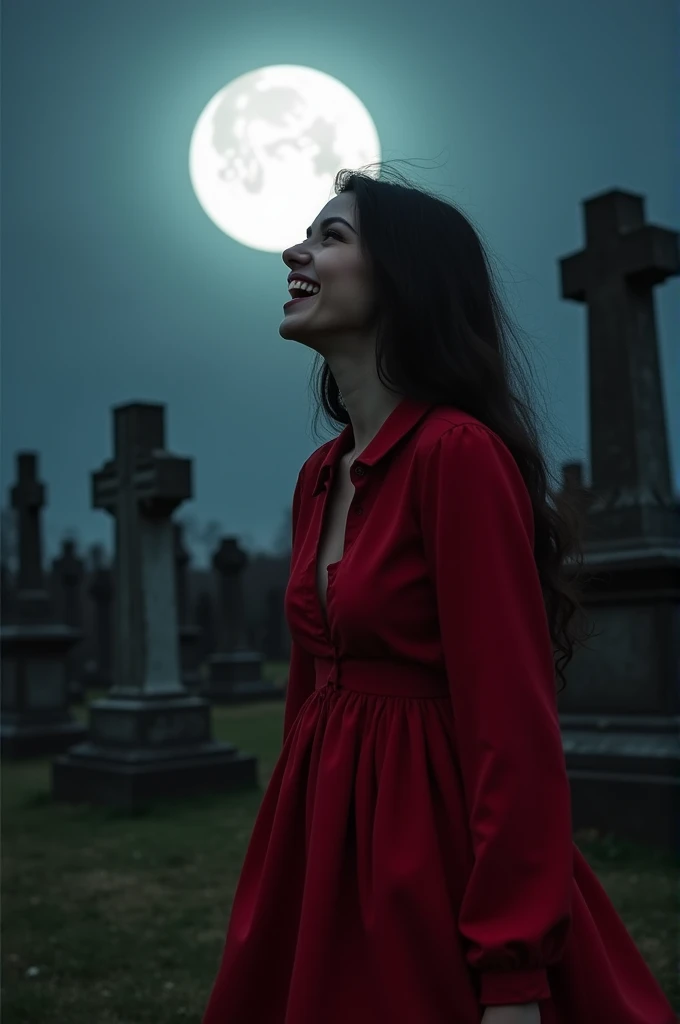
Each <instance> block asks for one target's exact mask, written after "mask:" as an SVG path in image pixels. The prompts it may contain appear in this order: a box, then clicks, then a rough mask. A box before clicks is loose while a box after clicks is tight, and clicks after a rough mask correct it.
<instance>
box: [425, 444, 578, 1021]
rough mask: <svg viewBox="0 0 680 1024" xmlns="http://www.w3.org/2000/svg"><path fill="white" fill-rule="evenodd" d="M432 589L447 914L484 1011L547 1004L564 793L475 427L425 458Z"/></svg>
mask: <svg viewBox="0 0 680 1024" xmlns="http://www.w3.org/2000/svg"><path fill="white" fill-rule="evenodd" d="M419 505H420V515H421V528H422V531H423V542H424V546H425V553H426V559H427V564H428V571H429V572H430V574H431V578H432V579H433V581H434V582H435V586H436V595H437V607H438V614H439V620H440V629H441V637H442V644H443V650H444V658H445V665H446V671H447V675H448V678H449V684H450V692H451V702H452V708H453V717H454V725H455V737H456V742H457V750H458V755H459V758H460V766H461V774H462V779H463V787H464V793H465V800H466V807H467V813H468V819H469V826H470V833H471V837H472V844H473V851H474V864H473V868H472V871H471V875H470V878H469V881H468V884H467V887H466V891H465V895H464V898H463V902H462V906H461V909H460V916H459V922H458V924H459V930H460V933H461V935H462V937H463V940H464V943H465V946H466V958H467V962H468V964H469V965H470V967H471V968H472V969H473V970H477V971H479V972H480V993H481V996H480V1001H481V1003H482V1004H483V1005H502V1004H516V1003H526V1002H533V1001H536V1000H541V999H547V998H549V997H550V987H549V983H548V976H547V973H546V967H547V966H548V965H550V964H555V963H557V962H558V961H559V960H560V959H561V956H562V953H563V950H564V946H565V944H566V940H567V937H568V934H569V930H570V926H571V893H572V885H573V844H572V825H571V796H570V789H569V781H568V777H567V772H566V763H565V758H564V751H563V747H562V740H561V734H560V725H559V718H558V714H557V699H556V691H555V674H554V663H553V652H552V644H551V640H550V633H549V629H548V622H547V617H546V612H545V606H544V603H543V596H542V592H541V587H540V581H539V577H538V571H537V568H536V564H535V561H534V555H533V544H534V533H533V511H532V507H531V502H530V498H529V494H528V492H527V490H526V487H525V485H524V481H523V480H522V477H521V474H520V472H519V469H518V468H517V465H516V463H515V461H514V459H513V458H512V455H511V454H510V452H509V451H508V449H507V448H506V447H505V445H503V443H502V442H501V441H500V439H499V438H497V437H496V435H494V434H492V433H491V432H490V431H488V430H487V429H486V428H485V427H483V426H481V425H477V424H469V425H468V424H464V425H459V426H455V427H453V428H451V429H450V430H448V431H447V432H446V433H445V434H444V435H443V436H442V437H441V438H439V439H438V441H437V443H436V444H435V445H434V446H433V448H432V449H431V450H430V451H429V452H428V453H427V455H426V456H425V459H424V462H423V465H422V472H421V476H420V495H419Z"/></svg>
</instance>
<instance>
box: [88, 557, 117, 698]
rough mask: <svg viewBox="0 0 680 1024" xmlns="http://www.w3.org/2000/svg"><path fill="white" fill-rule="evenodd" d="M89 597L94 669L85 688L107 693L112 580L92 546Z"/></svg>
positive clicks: (110, 670)
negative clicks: (93, 688)
mask: <svg viewBox="0 0 680 1024" xmlns="http://www.w3.org/2000/svg"><path fill="white" fill-rule="evenodd" d="M88 595H89V597H90V600H91V602H92V605H93V609H92V612H93V614H92V619H93V632H94V665H93V666H91V668H90V671H89V672H88V678H87V685H88V686H92V687H96V688H97V689H100V690H108V689H110V688H111V686H112V685H113V663H112V650H113V646H112V636H113V579H112V573H111V569H110V568H109V567H108V565H107V564H106V561H105V558H104V549H103V547H102V546H101V544H93V545H92V547H91V549H90V582H89V586H88Z"/></svg>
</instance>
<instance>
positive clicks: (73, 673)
mask: <svg viewBox="0 0 680 1024" xmlns="http://www.w3.org/2000/svg"><path fill="white" fill-rule="evenodd" d="M52 575H53V578H54V582H55V585H56V591H57V594H58V598H59V603H58V608H59V618H60V619H61V620H62V621H63V622H65V623H66V625H67V626H70V627H71V629H74V630H76V631H77V632H78V633H80V634H81V636H82V633H83V600H82V598H83V594H82V587H83V579H84V576H85V565H84V562H83V559H82V558H80V557H79V555H78V552H77V551H76V545H75V541H73V540H70V539H67V540H63V541H62V544H61V552H60V554H59V556H58V557H57V558H55V559H53V561H52ZM82 654H83V644H82V642H81V643H79V644H77V645H76V646H75V647H74V648H73V649H72V650H71V651H70V652H69V656H68V677H69V680H68V681H69V692H70V694H71V699H72V700H77V701H80V700H82V699H83V696H84V686H83V668H84V666H83V657H82Z"/></svg>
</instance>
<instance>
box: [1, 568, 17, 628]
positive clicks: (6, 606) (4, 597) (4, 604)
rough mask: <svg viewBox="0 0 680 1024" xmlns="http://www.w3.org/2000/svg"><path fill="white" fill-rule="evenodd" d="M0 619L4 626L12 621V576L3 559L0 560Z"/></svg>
mask: <svg viewBox="0 0 680 1024" xmlns="http://www.w3.org/2000/svg"><path fill="white" fill-rule="evenodd" d="M0 621H1V622H2V625H5V626H6V625H9V624H10V623H11V622H13V621H14V577H13V575H12V573H11V572H10V568H9V566H8V565H7V563H6V562H4V561H0Z"/></svg>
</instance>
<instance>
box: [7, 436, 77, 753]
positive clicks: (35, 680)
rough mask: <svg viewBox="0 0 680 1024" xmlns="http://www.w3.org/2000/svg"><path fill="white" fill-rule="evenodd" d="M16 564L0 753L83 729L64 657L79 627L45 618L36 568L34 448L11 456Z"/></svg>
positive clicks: (64, 738) (54, 742) (47, 748)
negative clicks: (14, 472)
mask: <svg viewBox="0 0 680 1024" xmlns="http://www.w3.org/2000/svg"><path fill="white" fill-rule="evenodd" d="M11 500H12V506H13V508H14V510H15V512H16V516H17V531H18V538H19V569H18V573H17V581H16V592H15V595H14V602H13V603H14V607H13V609H12V620H13V621H12V622H11V623H7V624H4V623H3V625H2V628H1V629H0V648H1V651H2V724H1V726H0V737H1V742H2V755H3V757H11V758H19V757H44V756H45V755H48V754H54V753H57V752H59V751H61V750H64V749H65V748H66V747H69V746H71V744H72V743H76V742H77V741H78V740H80V739H82V738H83V737H84V736H85V735H86V729H85V727H84V726H83V725H81V724H79V723H78V722H76V721H75V720H74V719H73V718H72V716H71V713H70V711H69V704H70V700H71V698H70V694H69V685H68V684H69V674H68V664H69V662H68V659H69V654H70V652H71V651H72V649H73V648H74V646H75V645H76V644H77V643H78V641H79V640H80V639H81V634H80V633H78V632H77V631H76V630H75V629H72V628H71V627H70V626H68V625H67V624H66V623H60V622H57V621H55V620H54V618H53V609H52V608H51V605H50V598H49V593H48V589H47V581H46V578H45V573H44V570H43V558H42V531H41V514H42V509H43V506H44V504H45V487H44V485H43V484H42V483H41V482H40V481H39V479H38V456H37V455H36V453H35V452H20V453H19V454H18V455H17V483H16V485H15V486H14V487H13V488H12V491H11Z"/></svg>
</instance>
